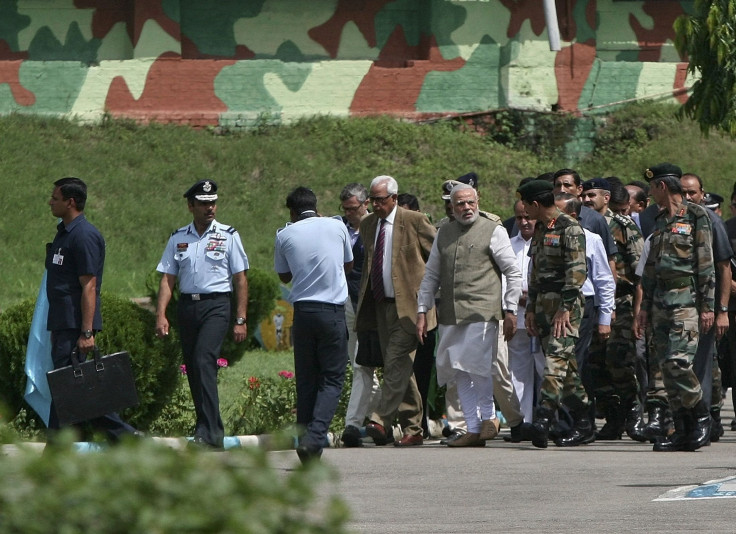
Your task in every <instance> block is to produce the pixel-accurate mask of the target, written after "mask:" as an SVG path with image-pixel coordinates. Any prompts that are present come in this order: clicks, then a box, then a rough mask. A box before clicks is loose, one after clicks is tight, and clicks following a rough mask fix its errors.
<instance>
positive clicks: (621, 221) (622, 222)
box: [613, 213, 629, 226]
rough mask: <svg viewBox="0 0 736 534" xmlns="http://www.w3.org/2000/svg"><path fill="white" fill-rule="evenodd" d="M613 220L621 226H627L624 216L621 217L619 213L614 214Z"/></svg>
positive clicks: (627, 222)
mask: <svg viewBox="0 0 736 534" xmlns="http://www.w3.org/2000/svg"><path fill="white" fill-rule="evenodd" d="M613 219H614V220H615V221H616V222H618V223H619V224H620V225H621V226H628V224H629V221H628V220H627V218H626V217H625V216H624V215H621V214H620V213H614V214H613Z"/></svg>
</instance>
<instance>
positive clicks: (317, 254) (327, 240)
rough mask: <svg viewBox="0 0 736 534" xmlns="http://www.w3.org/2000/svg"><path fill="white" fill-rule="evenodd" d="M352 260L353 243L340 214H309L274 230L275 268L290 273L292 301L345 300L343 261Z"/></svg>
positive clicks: (341, 301) (328, 301)
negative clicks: (330, 215)
mask: <svg viewBox="0 0 736 534" xmlns="http://www.w3.org/2000/svg"><path fill="white" fill-rule="evenodd" d="M351 261H353V251H352V243H351V241H350V236H349V235H348V229H347V227H346V226H345V224H344V223H343V222H342V220H341V219H340V218H339V217H337V218H331V217H309V218H308V219H302V220H301V221H297V222H295V223H293V224H288V225H286V227H284V228H282V229H281V230H279V231H278V232H277V233H276V244H275V247H274V262H273V264H274V269H275V270H276V272H277V273H291V275H292V279H291V295H290V296H289V300H290V301H291V302H292V303H293V302H298V301H314V302H325V303H328V304H344V303H345V300H346V299H347V298H348V284H347V280H346V279H345V264H346V263H350V262H351Z"/></svg>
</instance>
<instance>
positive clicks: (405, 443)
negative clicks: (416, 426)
mask: <svg viewBox="0 0 736 534" xmlns="http://www.w3.org/2000/svg"><path fill="white" fill-rule="evenodd" d="M423 443H424V438H423V437H422V435H421V434H417V435H415V436H412V435H411V434H407V435H406V436H404V437H403V438H401V439H400V440H399V441H396V442H394V447H417V446H419V445H421V444H423Z"/></svg>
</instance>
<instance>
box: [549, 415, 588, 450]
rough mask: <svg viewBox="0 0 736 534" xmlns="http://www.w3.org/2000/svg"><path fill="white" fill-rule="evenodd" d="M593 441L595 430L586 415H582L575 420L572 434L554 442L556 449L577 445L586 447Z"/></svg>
mask: <svg viewBox="0 0 736 534" xmlns="http://www.w3.org/2000/svg"><path fill="white" fill-rule="evenodd" d="M594 441H595V429H594V427H593V424H592V423H591V422H590V419H589V418H588V414H587V413H584V414H583V415H582V416H580V417H579V418H576V421H575V427H574V428H573V430H572V432H571V433H570V434H568V435H567V436H564V437H559V438H557V439H556V440H555V445H557V446H558V447H577V446H578V445H587V444H588V443H593V442H594Z"/></svg>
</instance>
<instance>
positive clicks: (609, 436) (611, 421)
mask: <svg viewBox="0 0 736 534" xmlns="http://www.w3.org/2000/svg"><path fill="white" fill-rule="evenodd" d="M625 415H626V414H624V411H623V409H622V407H621V403H620V401H619V400H618V399H617V398H612V399H610V400H609V401H608V403H607V405H606V424H605V425H603V428H601V429H600V430H599V431H598V432H596V433H595V439H600V440H603V441H607V440H617V439H621V434H623V433H624V425H625V421H626V418H625Z"/></svg>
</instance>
